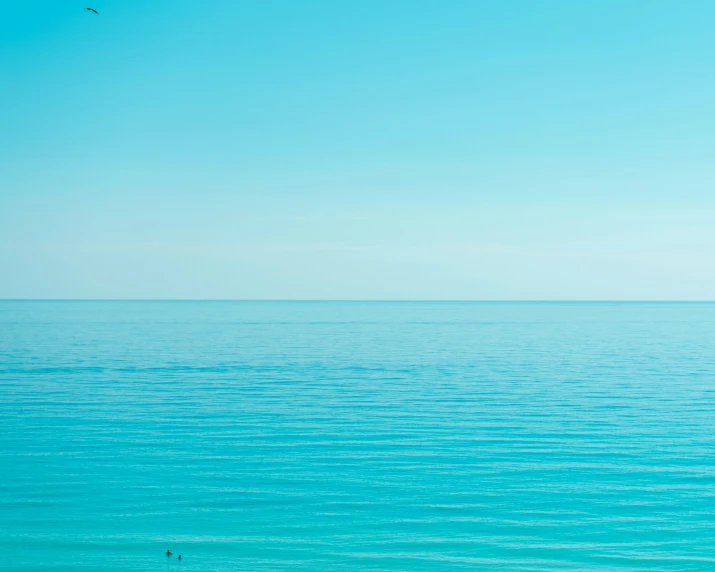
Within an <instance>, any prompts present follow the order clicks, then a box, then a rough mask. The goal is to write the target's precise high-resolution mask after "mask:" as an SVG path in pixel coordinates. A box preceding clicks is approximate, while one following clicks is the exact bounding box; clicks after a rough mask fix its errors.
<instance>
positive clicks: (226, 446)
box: [0, 302, 715, 572]
mask: <svg viewBox="0 0 715 572" xmlns="http://www.w3.org/2000/svg"><path fill="white" fill-rule="evenodd" d="M167 548H169V549H171V550H172V551H173V552H174V556H173V557H172V558H167V557H166V556H165V555H164V552H165V551H166V550H167ZM178 554H182V555H183V559H182V560H181V561H178V560H177V558H176V556H177V555H178ZM714 569H715V304H712V305H711V304H655V303H654V304H650V303H641V304H606V303H594V304H580V303H561V304H559V303H554V304H551V303H513V304H512V303H493V304H492V303H320V302H317V303H309V302H306V303H291V302H285V303H281V302H277V303H272V302H266V303H261V302H0V570H3V571H5V570H7V571H41V570H42V571H45V570H54V571H70V570H72V571H75V570H105V571H110V572H112V571H124V570H126V571H130V570H131V571H157V570H158V571H162V570H173V571H179V570H185V571H186V572H189V571H199V570H201V571H215V572H221V571H228V570H231V571H236V570H251V571H256V570H258V571H283V570H291V571H292V570H296V571H301V570H304V571H317V570H325V571H328V570H330V571H351V572H355V571H363V570H369V571H377V570H384V571H387V570H390V571H393V570H405V571H411V570H495V571H496V570H498V571H512V570H514V571H516V570H534V571H542V570H544V571H545V570H549V571H551V570H557V571H558V570H583V571H593V570H644V571H645V570H648V571H658V570H672V571H687V570H714Z"/></svg>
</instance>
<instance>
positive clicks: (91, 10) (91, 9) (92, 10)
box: [85, 8, 99, 14]
mask: <svg viewBox="0 0 715 572" xmlns="http://www.w3.org/2000/svg"><path fill="white" fill-rule="evenodd" d="M85 10H89V11H90V12H94V13H95V14H99V12H97V11H96V10H95V9H94V8H85Z"/></svg>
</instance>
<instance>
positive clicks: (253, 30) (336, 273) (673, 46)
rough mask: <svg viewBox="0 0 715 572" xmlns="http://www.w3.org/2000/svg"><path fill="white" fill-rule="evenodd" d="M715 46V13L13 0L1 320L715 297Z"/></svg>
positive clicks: (2, 88) (557, 0)
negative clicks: (52, 301)
mask: <svg viewBox="0 0 715 572" xmlns="http://www.w3.org/2000/svg"><path fill="white" fill-rule="evenodd" d="M85 2H90V4H85ZM86 5H92V6H93V7H95V8H96V9H97V10H98V11H99V15H98V16H96V15H94V14H91V13H89V12H86V11H85V10H84V7H85V6H86ZM713 29H715V2H711V1H705V0H703V1H688V0H678V1H676V0H668V1H663V0H647V1H646V0H628V1H624V0H594V1H589V2H585V1H584V2H580V1H574V0H540V1H535V0H490V1H486V0H484V1H479V0H464V1H461V0H460V1H457V0H454V1H448V0H430V1H424V0H404V1H397V0H379V1H378V0H359V1H347V0H320V1H319V0H305V1H300V0H260V1H259V0H251V1H250V2H249V1H241V0H213V1H212V2H198V1H197V0H193V1H188V0H164V1H152V0H142V1H138V0H82V2H79V1H78V0H73V1H69V0H33V1H32V2H27V1H25V0H23V1H19V0H3V1H2V2H1V3H0V298H45V297H49V298H299V299H306V298H319V299H325V298H342V299H351V298H359V299H372V298H378V299H715V33H713Z"/></svg>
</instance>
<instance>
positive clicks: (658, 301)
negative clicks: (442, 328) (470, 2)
mask: <svg viewBox="0 0 715 572" xmlns="http://www.w3.org/2000/svg"><path fill="white" fill-rule="evenodd" d="M0 302H274V303H275V302H281V303H291V302H303V303H306V302H314V303H321V302H322V303H329V302H333V303H335V302H338V303H371V302H372V303H401V302H402V303H410V302H412V303H414V302H422V303H462V304H465V303H475V304H479V303H481V304H509V303H512V304H516V303H518V304H529V303H533V304H587V303H588V304H594V303H595V304H712V303H715V299H711V300H680V299H616V298H614V299H602V298H593V299H588V298H584V299H576V298H574V299H562V298H544V299H529V298H513V299H510V298H481V299H477V298H473V299H468V298H464V299H462V298H460V299H457V298H454V299H450V298H434V299H429V298H0Z"/></svg>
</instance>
